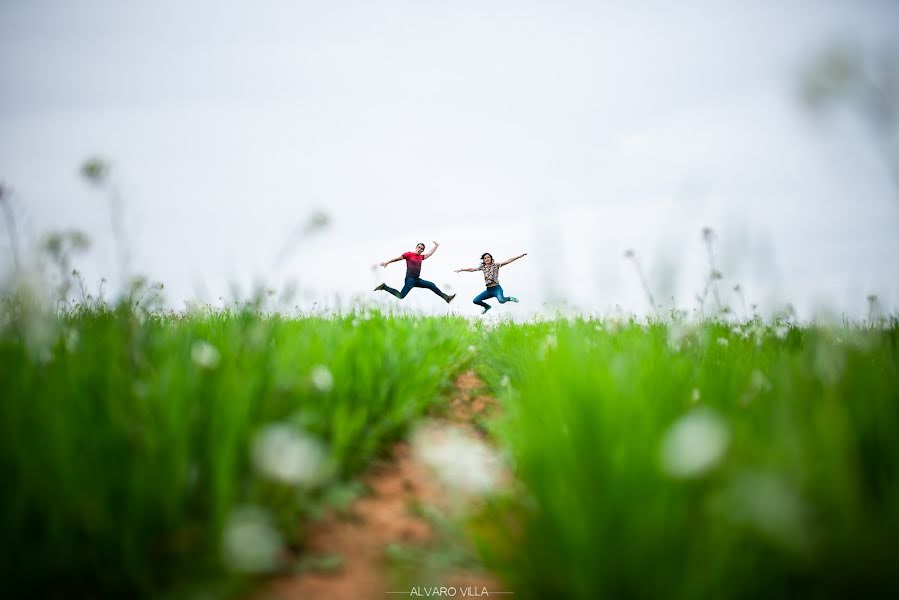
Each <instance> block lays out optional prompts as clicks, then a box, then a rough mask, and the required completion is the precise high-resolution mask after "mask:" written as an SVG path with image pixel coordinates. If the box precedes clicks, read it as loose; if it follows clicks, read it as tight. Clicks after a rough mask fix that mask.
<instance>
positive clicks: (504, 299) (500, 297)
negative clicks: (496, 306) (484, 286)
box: [493, 285, 518, 304]
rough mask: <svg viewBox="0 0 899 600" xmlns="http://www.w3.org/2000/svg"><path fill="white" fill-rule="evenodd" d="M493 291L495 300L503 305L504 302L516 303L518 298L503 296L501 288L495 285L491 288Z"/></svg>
mask: <svg viewBox="0 0 899 600" xmlns="http://www.w3.org/2000/svg"><path fill="white" fill-rule="evenodd" d="M493 289H494V290H496V292H495V293H496V299H497V300H499V301H500V303H501V304H505V303H506V302H518V298H513V297H512V296H506V295H505V294H503V286H501V285H495V286H493Z"/></svg>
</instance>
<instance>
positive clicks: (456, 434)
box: [412, 426, 502, 496]
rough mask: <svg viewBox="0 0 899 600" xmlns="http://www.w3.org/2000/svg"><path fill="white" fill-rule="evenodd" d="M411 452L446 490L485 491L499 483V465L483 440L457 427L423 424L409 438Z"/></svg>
mask: <svg viewBox="0 0 899 600" xmlns="http://www.w3.org/2000/svg"><path fill="white" fill-rule="evenodd" d="M412 451H413V454H414V456H415V457H416V458H417V459H418V460H419V461H420V462H421V463H423V464H424V465H426V466H427V467H429V468H430V469H432V470H433V471H434V472H435V473H436V475H437V477H438V478H439V479H440V481H441V482H442V483H443V484H444V485H445V486H446V487H447V489H448V491H449V492H451V493H453V492H457V493H461V494H462V495H464V496H468V495H485V494H489V493H490V492H492V491H494V490H495V489H496V488H497V486H498V485H499V482H500V478H501V475H502V465H501V461H500V458H499V456H498V455H497V454H496V452H495V451H494V450H493V449H492V448H491V447H490V446H488V445H487V444H485V443H484V442H483V441H481V440H480V439H478V438H476V437H474V436H473V435H471V434H469V433H466V432H465V431H464V430H462V429H460V428H458V427H452V426H450V427H444V428H439V429H438V428H435V427H425V428H422V429H420V430H418V431H417V432H416V433H415V435H414V436H413V439H412Z"/></svg>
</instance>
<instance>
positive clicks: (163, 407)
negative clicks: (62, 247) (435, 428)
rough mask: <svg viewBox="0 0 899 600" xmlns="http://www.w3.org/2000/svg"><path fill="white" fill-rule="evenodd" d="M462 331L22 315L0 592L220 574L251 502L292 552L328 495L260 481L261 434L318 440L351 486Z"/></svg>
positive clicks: (5, 345) (370, 317)
mask: <svg viewBox="0 0 899 600" xmlns="http://www.w3.org/2000/svg"><path fill="white" fill-rule="evenodd" d="M470 335H471V334H470V327H469V325H468V323H467V322H466V321H463V320H460V319H450V318H446V319H412V318H402V317H392V316H386V315H382V314H379V313H368V312H365V313H358V314H349V315H346V316H342V317H339V318H334V319H324V318H302V319H293V320H289V319H282V318H278V317H264V316H261V315H258V314H254V313H252V312H237V313H233V312H228V311H226V312H222V313H213V314H207V315H203V316H185V317H180V318H178V317H171V316H169V317H152V316H150V317H148V316H146V315H141V316H138V315H132V314H130V313H129V312H127V311H99V312H82V313H80V314H77V315H71V316H67V317H64V318H60V319H47V318H45V319H43V320H35V319H34V318H32V317H29V316H28V315H27V314H24V315H19V317H17V318H14V319H12V320H10V321H9V322H8V323H7V327H6V329H5V330H4V332H3V334H2V337H0V395H2V402H0V473H2V478H3V481H4V482H6V484H5V485H4V488H5V489H4V492H3V493H2V494H0V531H2V536H3V541H4V543H3V550H2V558H0V561H2V564H3V570H4V571H5V572H6V573H5V574H4V581H5V585H7V586H8V589H10V588H11V589H19V590H21V591H23V592H26V591H27V592H32V593H36V594H45V593H51V594H52V593H59V594H62V595H87V596H94V595H96V594H110V595H139V596H151V595H156V594H158V593H160V592H162V591H167V590H171V589H176V588H177V586H178V585H180V584H181V583H185V582H190V581H192V580H194V579H196V578H205V577H213V576H217V574H219V573H220V572H221V571H222V558H221V556H222V546H223V543H224V542H223V535H225V533H224V532H225V531H226V530H227V528H228V523H229V519H230V518H231V517H232V516H233V515H234V514H235V510H236V509H237V508H238V507H241V506H246V505H250V506H254V507H261V508H263V509H264V510H265V511H266V514H268V515H270V517H271V519H272V521H273V523H274V525H275V526H276V528H277V529H278V530H279V534H280V536H281V538H282V539H283V540H284V541H285V542H287V543H289V544H291V545H294V546H301V544H302V530H301V529H299V527H300V523H301V521H302V519H303V518H304V517H306V516H308V515H309V514H311V512H312V511H314V510H315V507H316V503H317V502H319V501H320V499H321V498H327V497H328V496H329V494H328V493H327V491H326V490H325V491H323V490H322V487H323V486H321V485H316V484H315V482H311V483H308V484H305V485H304V484H303V482H299V484H297V482H294V481H290V482H286V481H284V480H278V479H277V478H273V477H271V476H266V474H265V472H262V473H260V472H259V468H257V467H258V465H256V463H254V461H253V460H252V457H251V455H252V452H253V450H252V449H253V447H254V446H253V445H254V440H257V436H259V434H260V431H265V430H264V429H263V428H264V427H265V426H268V425H271V424H281V425H284V426H285V427H286V431H288V432H291V431H293V432H296V436H298V437H297V439H300V440H313V441H315V442H316V443H319V444H322V445H323V446H324V447H325V448H326V449H327V460H326V462H325V463H324V464H321V465H320V468H319V469H318V472H320V473H323V474H325V475H330V480H331V481H340V480H346V479H348V478H351V477H352V476H353V475H355V474H357V473H359V472H360V470H362V469H363V468H364V467H365V466H366V465H367V464H368V463H369V462H370V461H371V460H372V459H373V458H374V457H375V456H376V455H378V453H380V452H382V451H383V450H384V448H385V445H386V444H387V443H388V442H390V441H391V440H395V439H397V438H399V437H401V436H402V435H403V434H404V433H405V431H406V429H407V427H408V426H409V425H410V423H411V422H413V421H414V420H415V419H416V418H417V417H419V416H421V415H422V414H423V413H424V412H425V411H426V410H427V409H428V407H429V406H430V405H431V404H432V403H433V402H434V401H435V400H436V399H437V398H439V396H440V393H441V391H442V390H444V389H445V388H446V386H448V385H449V384H450V383H451V381H452V377H453V375H454V374H455V373H456V372H458V371H459V370H460V368H461V367H462V366H463V364H464V363H465V361H466V360H468V359H469V355H470V353H469V351H468V345H469V341H468V338H469V337H470ZM281 431H282V433H283V431H285V429H284V428H282V430H281ZM257 441H258V440H257ZM274 451H275V453H276V454H275V458H276V459H277V460H281V457H280V455H279V452H280V453H281V454H284V452H282V451H289V448H284V447H278V446H275V448H274ZM288 458H289V457H288ZM254 465H256V466H255V467H254ZM324 487H327V486H324ZM237 514H241V513H237ZM253 514H255V513H253Z"/></svg>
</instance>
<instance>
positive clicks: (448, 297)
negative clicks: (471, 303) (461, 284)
mask: <svg viewBox="0 0 899 600" xmlns="http://www.w3.org/2000/svg"><path fill="white" fill-rule="evenodd" d="M455 297H456V295H455V294H453V295H452V296H447V297H446V298H444V300H446V303H447V304H449V303H450V302H452V301H453V298H455Z"/></svg>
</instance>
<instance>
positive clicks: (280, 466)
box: [252, 423, 327, 486]
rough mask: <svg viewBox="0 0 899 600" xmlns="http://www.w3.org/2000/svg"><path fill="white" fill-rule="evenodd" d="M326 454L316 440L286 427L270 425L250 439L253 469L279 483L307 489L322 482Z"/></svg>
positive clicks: (276, 424)
mask: <svg viewBox="0 0 899 600" xmlns="http://www.w3.org/2000/svg"><path fill="white" fill-rule="evenodd" d="M326 457H327V453H326V451H325V448H324V445H323V444H322V443H321V442H320V441H319V440H317V439H315V438H313V437H311V436H309V435H305V434H301V433H300V432H298V430H297V428H296V427H295V426H293V425H289V424H287V423H274V424H272V425H268V426H266V427H265V428H264V429H262V430H261V431H260V432H259V433H258V434H256V437H255V438H254V439H253V445H252V458H253V466H254V467H255V468H256V470H258V471H259V472H260V473H262V474H263V475H265V476H266V477H269V478H271V479H274V480H276V481H281V482H283V483H289V484H293V485H306V486H311V485H315V484H318V483H321V481H322V480H323V479H324V478H325V475H326V469H325V462H326Z"/></svg>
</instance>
